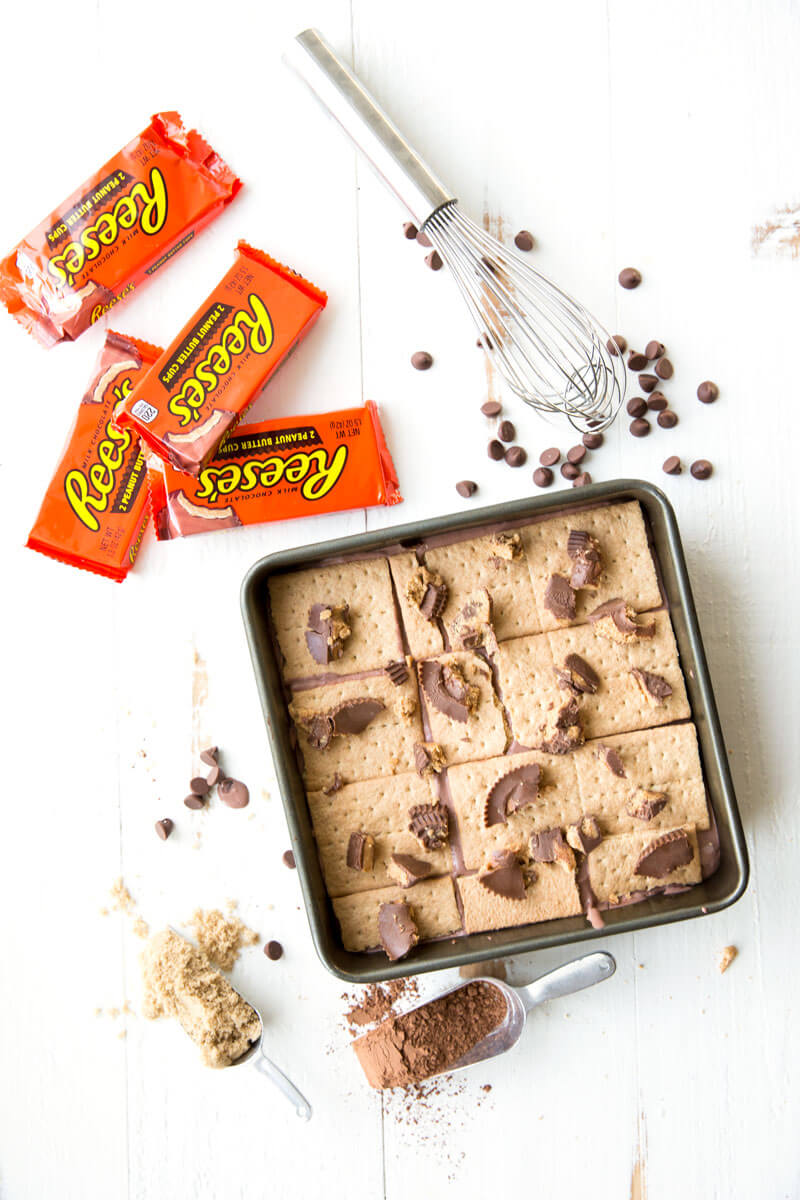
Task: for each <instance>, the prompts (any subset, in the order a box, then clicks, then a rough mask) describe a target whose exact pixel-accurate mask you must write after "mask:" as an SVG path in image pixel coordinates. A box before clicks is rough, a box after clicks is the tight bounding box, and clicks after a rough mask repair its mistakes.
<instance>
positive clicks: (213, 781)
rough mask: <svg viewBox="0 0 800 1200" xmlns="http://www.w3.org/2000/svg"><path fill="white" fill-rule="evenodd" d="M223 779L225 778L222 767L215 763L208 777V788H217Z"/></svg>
mask: <svg viewBox="0 0 800 1200" xmlns="http://www.w3.org/2000/svg"><path fill="white" fill-rule="evenodd" d="M222 778H223V775H222V767H220V766H219V765H218V764H217V763H214V766H213V767H212V768H211V770H210V771H209V772H208V774H207V775H206V783H207V784H208V786H209V787H210V788H212V787H216V785H217V784H218V783H219V781H220V779H222Z"/></svg>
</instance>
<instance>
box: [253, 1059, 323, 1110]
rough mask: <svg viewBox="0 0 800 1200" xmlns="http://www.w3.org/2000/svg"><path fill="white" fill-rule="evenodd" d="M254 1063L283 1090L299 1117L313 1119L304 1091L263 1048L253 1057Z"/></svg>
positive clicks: (258, 1069) (261, 1072)
mask: <svg viewBox="0 0 800 1200" xmlns="http://www.w3.org/2000/svg"><path fill="white" fill-rule="evenodd" d="M253 1065H254V1067H255V1068H256V1070H257V1071H258V1072H259V1073H260V1074H261V1075H266V1077H267V1079H269V1081H270V1082H271V1083H274V1084H275V1087H276V1088H277V1089H278V1091H279V1092H282V1093H283V1095H284V1096H285V1097H286V1099H287V1100H288V1101H289V1103H290V1104H291V1105H292V1106H293V1108H294V1110H295V1112H296V1113H297V1115H298V1117H302V1118H303V1120H304V1121H310V1120H311V1105H310V1104H309V1103H308V1101H307V1100H306V1098H305V1096H304V1095H303V1093H302V1092H300V1091H298V1090H297V1088H296V1087H295V1086H294V1084H293V1083H292V1081H291V1079H289V1078H288V1077H287V1076H286V1075H284V1073H283V1071H282V1070H281V1069H280V1067H276V1066H275V1063H274V1062H273V1061H272V1059H271V1058H267V1056H266V1054H265V1053H264V1051H263V1050H262V1051H261V1053H260V1054H256V1055H255V1057H254V1058H253Z"/></svg>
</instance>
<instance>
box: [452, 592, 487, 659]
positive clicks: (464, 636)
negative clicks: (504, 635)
mask: <svg viewBox="0 0 800 1200" xmlns="http://www.w3.org/2000/svg"><path fill="white" fill-rule="evenodd" d="M450 640H451V642H452V644H453V646H455V647H456V648H457V649H459V650H477V649H478V647H479V646H483V647H485V648H486V650H487V651H488V652H489V653H490V654H493V653H494V652H495V651H496V650H497V638H496V636H495V632H494V628H493V627H492V597H491V595H490V594H489V592H488V591H487V589H486V588H478V590H477V591H475V592H470V594H469V595H468V596H467V599H466V601H465V603H464V605H463V607H462V608H460V609H459V611H458V612H457V613H456V615H455V617H454V618H453V620H452V622H451V625H450Z"/></svg>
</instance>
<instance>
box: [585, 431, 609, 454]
mask: <svg viewBox="0 0 800 1200" xmlns="http://www.w3.org/2000/svg"><path fill="white" fill-rule="evenodd" d="M604 441H605V438H604V437H603V435H602V433H585V434H584V435H583V444H584V446H585V447H586V449H587V450H599V449H600V447H601V446H602V444H603V442H604Z"/></svg>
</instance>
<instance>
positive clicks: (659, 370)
mask: <svg viewBox="0 0 800 1200" xmlns="http://www.w3.org/2000/svg"><path fill="white" fill-rule="evenodd" d="M653 370H654V371H655V373H656V375H657V376H658V378H659V379H672V376H673V375H674V374H675V368H674V367H673V365H672V363H671V362H670V361H669V359H668V358H660V359H659V360H658V362H657V363H656V365H655V367H654V368H653Z"/></svg>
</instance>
